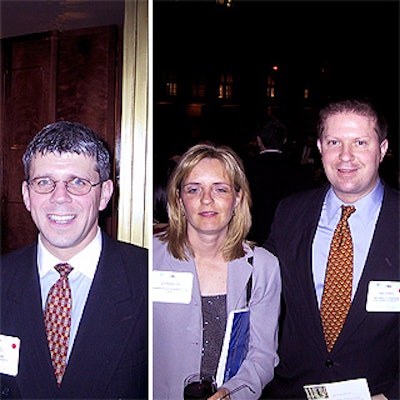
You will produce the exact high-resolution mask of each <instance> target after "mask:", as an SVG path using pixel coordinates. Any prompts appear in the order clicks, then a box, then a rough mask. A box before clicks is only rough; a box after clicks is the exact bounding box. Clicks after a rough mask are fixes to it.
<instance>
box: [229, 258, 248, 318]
mask: <svg viewBox="0 0 400 400" xmlns="http://www.w3.org/2000/svg"><path fill="white" fill-rule="evenodd" d="M253 255H254V254H253V251H251V253H248V254H247V256H246V257H247V258H246V260H244V259H243V258H240V259H236V260H233V261H231V262H229V264H228V296H227V301H228V304H227V311H228V313H229V312H230V311H232V310H237V309H240V308H243V307H244V304H245V303H244V302H243V300H242V299H243V298H244V299H246V291H247V281H248V280H249V277H250V275H251V273H252V271H253V266H252V265H251V264H250V262H249V261H248V257H251V256H253ZM246 261H247V262H246Z"/></svg>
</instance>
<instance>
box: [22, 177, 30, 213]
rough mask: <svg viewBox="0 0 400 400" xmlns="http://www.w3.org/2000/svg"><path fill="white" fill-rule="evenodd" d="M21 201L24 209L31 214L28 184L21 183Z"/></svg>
mask: <svg viewBox="0 0 400 400" xmlns="http://www.w3.org/2000/svg"><path fill="white" fill-rule="evenodd" d="M22 199H23V200H24V204H25V207H26V209H27V210H28V211H29V212H31V198H30V192H29V186H28V182H26V181H23V182H22Z"/></svg>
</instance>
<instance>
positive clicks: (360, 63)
mask: <svg viewBox="0 0 400 400" xmlns="http://www.w3.org/2000/svg"><path fill="white" fill-rule="evenodd" d="M230 5H231V6H230V7H227V6H226V0H225V5H221V4H218V3H217V2H216V1H155V2H154V3H153V71H154V74H153V77H154V149H155V154H156V155H157V154H158V153H159V152H166V151H167V150H166V149H167V148H169V144H171V143H172V142H176V141H179V142H182V143H183V142H184V143H186V142H187V143H189V144H191V143H192V142H193V138H192V137H191V132H190V129H191V128H190V126H189V127H188V125H190V124H188V121H187V116H186V115H185V112H184V111H183V110H184V109H185V107H186V106H187V105H188V104H189V103H190V102H191V99H190V95H188V92H189V91H186V94H185V93H183V94H182V92H181V94H179V95H178V97H177V98H176V99H173V100H171V101H170V103H168V104H169V107H170V108H171V104H172V105H173V107H172V109H174V111H175V114H174V115H175V116H174V117H171V113H169V117H166V115H168V112H166V111H165V110H166V107H165V103H166V102H165V101H164V100H165V99H163V98H162V96H161V95H160V93H162V92H161V91H160V88H161V86H162V84H163V81H162V77H163V76H164V75H165V73H166V71H170V70H174V71H176V73H177V77H178V82H187V81H189V80H190V76H191V75H192V74H193V73H194V72H199V71H200V72H202V73H205V74H206V75H207V76H213V73H214V76H218V73H219V71H221V70H222V69H224V68H226V69H230V70H231V71H234V73H235V74H236V75H235V76H236V77H238V80H239V81H240V83H239V85H238V90H237V91H236V93H238V92H239V94H237V95H236V99H235V101H236V103H237V104H239V110H240V113H239V114H240V116H238V115H237V113H236V115H234V116H233V117H234V118H236V122H237V123H236V124H234V126H233V127H232V129H229V128H228V127H229V126H230V124H229V119H232V115H229V113H227V117H226V120H225V121H224V120H223V121H222V122H221V117H219V119H218V122H215V121H213V120H212V118H209V120H208V123H207V124H205V126H203V133H202V134H201V135H200V138H201V139H210V140H212V139H216V140H217V141H223V142H226V143H225V144H231V145H232V146H233V147H235V146H238V145H241V144H244V143H246V141H247V140H250V139H251V137H252V134H253V130H254V129H253V128H254V125H255V122H256V120H257V118H258V117H259V115H260V114H262V112H263V111H264V110H265V108H266V107H265V82H264V81H263V80H265V76H266V71H267V70H268V68H270V66H271V65H273V64H274V63H276V64H278V65H279V68H280V69H279V80H280V91H279V94H280V99H279V107H278V108H279V116H280V117H282V119H283V120H284V122H285V123H286V124H287V125H288V128H289V134H291V135H292V137H293V138H295V137H296V135H302V134H306V131H307V130H309V129H310V127H312V126H313V123H314V120H315V118H314V117H315V115H316V113H317V110H318V109H319V107H320V106H322V105H323V104H324V103H325V102H326V101H329V100H331V99H336V98H342V97H355V96H357V97H368V98H370V99H371V100H373V101H374V102H375V103H376V104H377V105H378V106H379V107H380V108H381V111H383V112H384V114H385V116H386V117H387V119H388V122H389V140H390V147H391V150H392V151H394V153H395V155H396V157H398V147H399V134H398V127H399V123H398V122H399V118H398V111H399V2H398V1H308V2H305V1H238V0H232V1H231V3H230ZM322 68H323V69H324V77H323V79H322V78H321V70H322ZM304 87H309V88H310V99H309V100H308V103H307V104H305V103H304V99H303V98H302V95H303V88H304ZM207 101H208V102H209V103H210V102H211V103H212V100H210V98H208V100H207ZM176 110H178V111H176ZM179 110H180V111H179ZM310 110H311V111H310ZM310 115H311V118H310ZM307 119H309V121H306V120H307ZM216 125H218V127H219V129H220V130H221V129H223V127H224V126H225V128H226V129H227V131H228V132H226V134H224V135H220V136H218V134H217V132H216V128H215V126H216ZM229 131H230V133H229ZM238 136H241V140H240V142H239V143H238V141H237V140H236V141H235V140H234V139H233V138H234V137H238ZM188 137H190V139H189V140H187V138H188ZM171 146H172V145H171ZM184 146H185V145H184ZM184 146H183V147H184ZM172 147H173V146H172Z"/></svg>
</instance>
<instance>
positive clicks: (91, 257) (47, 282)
mask: <svg viewBox="0 0 400 400" xmlns="http://www.w3.org/2000/svg"><path fill="white" fill-rule="evenodd" d="M101 249H102V236H101V230H100V228H98V229H97V234H96V237H95V238H94V239H93V240H92V241H91V242H90V243H89V244H88V245H87V246H86V247H85V248H84V249H83V250H82V251H81V252H79V253H78V254H76V255H75V256H74V257H72V258H71V259H70V260H59V259H58V258H57V257H55V256H53V255H52V254H51V253H50V252H49V251H48V250H47V249H46V248H45V247H44V245H43V243H42V240H41V237H40V234H39V238H38V252H37V265H38V271H39V278H40V288H41V295H42V309H43V310H44V309H45V305H46V299H47V294H48V292H49V290H50V288H51V287H52V286H53V284H54V283H55V282H56V281H57V280H58V279H59V277H60V274H59V273H58V272H57V271H56V270H55V269H54V267H55V266H56V265H57V264H59V263H62V262H68V263H69V264H70V265H71V267H73V270H72V271H71V272H70V274H69V275H68V278H69V284H70V287H71V297H72V309H71V331H70V339H69V346H68V354H67V358H69V356H70V354H71V350H72V347H73V344H74V340H75V336H76V334H77V331H78V327H79V323H80V320H81V317H82V313H83V309H84V307H85V304H86V300H87V297H88V294H89V290H90V287H91V285H92V282H93V278H94V274H95V272H96V269H97V264H98V262H99V258H100V253H101Z"/></svg>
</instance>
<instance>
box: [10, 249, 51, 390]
mask: <svg viewBox="0 0 400 400" xmlns="http://www.w3.org/2000/svg"><path fill="white" fill-rule="evenodd" d="M28 260H31V261H30V262H29V261H28ZM27 261H28V262H27ZM36 265H37V264H36V246H32V247H31V248H30V251H29V254H26V257H21V261H20V262H18V263H17V264H16V265H15V275H14V280H13V283H12V285H11V286H10V287H9V288H8V289H7V299H8V301H9V303H8V304H9V305H8V306H7V307H10V310H11V311H8V312H13V314H14V316H13V317H14V319H13V324H14V328H13V329H14V332H15V335H16V336H19V338H20V339H21V353H20V363H19V365H20V369H19V373H18V375H17V381H18V386H19V388H20V391H21V395H22V396H23V397H24V393H30V395H32V396H35V393H37V395H38V396H39V397H40V396H43V393H44V390H47V391H48V397H49V398H50V397H52V396H53V395H54V392H53V391H54V390H55V389H56V380H55V376H54V373H53V368H52V365H51V358H50V352H49V348H48V345H47V339H46V332H45V327H44V322H43V311H42V303H41V295H40V283H39V277H38V272H37V266H36ZM3 290H4V289H3ZM2 311H3V312H5V311H4V310H2ZM10 334H12V332H10ZM33 376H34V377H35V379H32V377H33Z"/></svg>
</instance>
